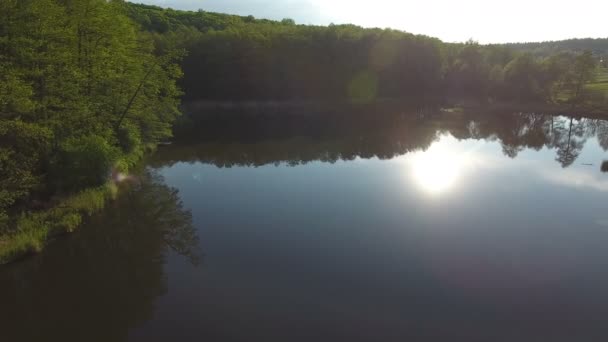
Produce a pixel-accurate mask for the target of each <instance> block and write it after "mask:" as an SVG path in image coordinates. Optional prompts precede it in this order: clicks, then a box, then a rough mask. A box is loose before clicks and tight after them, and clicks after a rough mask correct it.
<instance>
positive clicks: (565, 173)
mask: <svg viewBox="0 0 608 342" xmlns="http://www.w3.org/2000/svg"><path fill="white" fill-rule="evenodd" d="M540 174H541V176H542V177H543V178H545V179H546V180H548V181H550V182H553V183H556V184H558V185H561V186H566V187H571V188H587V189H593V190H596V191H601V192H608V179H606V178H605V177H601V176H602V175H601V174H595V173H594V172H591V171H586V170H580V169H579V170H577V169H570V170H559V172H551V171H542V172H540Z"/></svg>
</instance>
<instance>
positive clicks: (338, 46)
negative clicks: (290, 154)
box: [0, 0, 606, 263]
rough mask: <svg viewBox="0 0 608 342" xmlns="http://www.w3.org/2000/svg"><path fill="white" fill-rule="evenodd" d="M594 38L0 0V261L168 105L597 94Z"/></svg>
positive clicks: (37, 243)
mask: <svg viewBox="0 0 608 342" xmlns="http://www.w3.org/2000/svg"><path fill="white" fill-rule="evenodd" d="M595 43H597V44H595V45H593V46H591V45H590V46H589V47H588V48H585V46H581V47H576V48H563V49H561V48H553V45H552V46H551V47H547V48H546V49H544V50H543V51H545V52H546V53H538V51H537V50H538V49H539V47H538V46H529V48H528V47H526V46H524V47H525V48H524V47H522V46H510V45H480V44H478V43H476V42H474V41H468V42H466V43H462V44H451V43H444V42H442V41H440V40H439V39H436V38H432V37H427V36H420V35H413V34H410V33H406V32H402V31H397V30H388V29H365V28H361V27H358V26H354V25H330V26H327V27H322V26H306V25H298V24H297V23H295V22H294V21H293V20H291V19H284V20H282V21H271V20H265V19H256V18H254V17H252V16H248V17H242V16H234V15H225V14H219V13H210V12H205V11H203V10H200V11H196V12H194V11H177V10H172V9H164V8H160V7H155V6H148V5H138V4H133V3H128V2H125V1H123V0H109V1H106V0H2V1H0V263H2V262H4V261H6V260H9V259H12V258H15V257H17V256H19V255H22V254H23V253H29V252H35V251H37V250H39V249H40V248H41V247H42V245H43V244H44V241H45V240H46V239H47V238H48V237H49V236H52V235H54V234H60V233H63V232H66V231H72V230H74V229H75V228H76V227H77V226H78V225H79V224H80V222H81V221H82V219H83V217H84V216H85V215H86V214H90V213H92V212H94V211H95V210H98V209H99V208H100V207H103V203H104V202H105V200H106V199H108V198H110V197H112V196H115V194H116V186H115V185H114V183H113V182H111V181H110V178H111V175H116V174H120V173H127V172H128V170H129V168H133V167H134V166H135V165H137V163H138V162H139V161H140V160H141V158H142V157H143V156H144V154H145V153H146V152H148V151H152V150H154V148H155V146H156V145H157V144H158V143H161V142H165V141H167V140H168V139H170V138H171V136H172V126H173V124H174V122H175V120H176V119H177V118H178V117H179V116H180V101H181V100H182V99H183V100H185V101H194V100H213V101H238V100H254V101H307V100H323V101H346V102H348V103H371V102H374V101H379V100H384V99H399V100H403V101H412V102H416V101H433V102H443V101H459V100H461V99H466V100H470V99H473V100H475V101H481V102H490V103H492V102H497V101H517V102H522V103H528V102H542V103H564V104H567V105H574V104H585V103H589V102H593V103H604V102H605V101H606V96H605V93H604V92H602V91H594V89H593V88H589V87H588V86H587V85H588V84H589V83H590V82H591V81H593V80H594V78H595V77H596V75H597V74H598V65H599V64H600V62H601V61H602V58H603V57H602V56H603V55H602V53H604V52H605V51H606V50H605V48H602V49H603V50H601V49H599V48H597V47H596V45H598V44H599V45H602V44H605V42H604V41H598V42H595ZM602 51H603V52H602ZM599 89H603V88H601V87H600V88H599Z"/></svg>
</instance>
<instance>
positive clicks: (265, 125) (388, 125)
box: [153, 108, 608, 167]
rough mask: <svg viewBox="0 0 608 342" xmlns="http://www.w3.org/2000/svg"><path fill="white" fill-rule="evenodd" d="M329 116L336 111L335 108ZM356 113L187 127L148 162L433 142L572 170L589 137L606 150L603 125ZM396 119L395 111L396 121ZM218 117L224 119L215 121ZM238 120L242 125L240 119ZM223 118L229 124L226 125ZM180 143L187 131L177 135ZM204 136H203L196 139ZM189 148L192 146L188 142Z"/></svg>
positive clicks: (360, 151) (526, 117)
mask: <svg viewBox="0 0 608 342" xmlns="http://www.w3.org/2000/svg"><path fill="white" fill-rule="evenodd" d="M334 110H335V109H334ZM373 110H374V111H379V112H378V113H377V112H374V113H363V112H357V113H356V115H346V114H342V115H336V114H335V113H333V112H332V113H331V114H325V115H323V114H319V115H310V116H306V115H303V114H301V113H300V114H298V115H278V114H277V115H276V116H274V117H273V116H262V117H260V116H256V115H257V114H256V115H250V116H247V115H242V113H241V114H239V115H240V116H239V115H234V114H233V115H227V113H222V115H224V117H223V118H221V119H217V116H216V117H215V119H214V120H213V121H207V122H205V124H204V125H196V124H195V125H193V127H194V128H193V131H192V132H190V134H191V135H193V136H196V138H193V139H190V143H188V144H182V145H179V144H178V145H176V146H172V147H169V148H165V149H161V151H160V153H158V154H157V155H156V156H155V159H154V161H153V163H155V164H157V165H165V164H172V163H175V162H178V161H188V160H189V161H194V160H196V161H201V162H205V163H211V164H214V165H216V166H219V167H231V166H237V165H238V166H261V165H267V164H279V163H286V164H288V165H292V166H293V165H299V164H303V163H308V162H311V161H324V162H336V161H338V160H353V159H355V158H357V157H360V158H373V157H377V158H379V159H390V158H393V157H395V156H399V155H402V154H406V153H409V152H412V151H418V150H426V149H427V148H428V147H429V146H430V145H431V144H432V143H433V142H434V141H436V140H437V138H438V136H440V135H441V134H444V133H449V134H451V135H452V136H454V137H455V138H457V139H484V140H489V141H498V142H499V143H500V145H501V147H502V151H503V153H504V155H506V156H508V157H510V158H516V157H517V156H518V154H519V153H520V152H522V151H523V150H525V149H533V150H537V151H538V150H540V149H542V148H543V147H547V148H549V149H554V150H555V153H556V161H558V162H559V163H560V164H561V165H562V166H563V167H568V166H570V165H572V164H573V163H574V162H575V160H576V159H577V158H578V156H579V155H580V153H581V151H582V150H583V148H584V146H585V143H586V141H587V140H588V138H590V137H593V136H597V137H598V140H599V142H600V145H601V146H602V147H603V148H604V149H607V150H608V122H606V121H603V120H591V119H570V118H566V117H556V116H551V115H546V114H536V113H517V114H488V113H452V112H451V113H445V112H440V111H439V110H425V111H424V112H423V114H420V113H421V112H420V111H412V112H411V114H405V113H403V112H401V111H397V110H394V109H392V112H390V111H382V110H379V109H377V108H374V109H373ZM395 113H397V114H396V115H395ZM220 117H222V116H220ZM239 117H241V119H238V118H239ZM226 118H227V119H226ZM181 134H182V138H183V137H184V136H187V135H188V133H187V132H186V133H184V132H181ZM201 137H202V138H201ZM192 142H195V143H192Z"/></svg>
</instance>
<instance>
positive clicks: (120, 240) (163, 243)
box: [0, 174, 200, 342]
mask: <svg viewBox="0 0 608 342" xmlns="http://www.w3.org/2000/svg"><path fill="white" fill-rule="evenodd" d="M143 178H144V181H143V182H142V183H141V184H139V185H137V186H135V187H134V188H133V189H130V190H128V191H127V193H125V194H124V195H122V196H121V197H120V198H119V199H118V200H117V201H116V202H114V203H112V204H111V206H110V207H109V208H107V210H105V211H104V212H103V213H101V214H99V215H96V216H95V217H93V218H91V222H90V223H89V224H87V225H86V227H84V228H83V229H82V230H80V231H78V232H77V233H76V234H74V235H73V236H70V237H69V238H67V239H61V240H58V241H57V242H55V243H53V244H51V245H50V246H49V248H48V250H46V251H45V252H44V253H43V254H42V255H40V256H37V257H34V258H31V259H28V260H26V261H24V262H20V263H16V264H13V265H9V266H7V267H5V268H3V269H2V270H1V272H0V303H1V310H0V323H1V324H0V326H1V328H0V340H2V341H100V342H102V341H103V342H108V341H125V340H127V339H128V333H129V331H130V329H132V328H134V327H136V326H139V325H141V324H142V323H143V322H145V321H147V320H149V319H150V318H151V317H152V316H153V314H154V311H155V301H156V299H157V298H158V297H159V296H161V295H163V294H165V293H166V292H167V278H166V276H165V273H164V270H163V265H164V262H165V258H166V256H167V253H168V252H169V251H173V252H176V253H178V254H181V255H183V256H184V257H186V258H187V259H188V260H190V261H191V262H193V263H198V262H199V261H200V252H199V247H198V237H197V233H196V231H195V230H194V228H193V226H192V217H191V214H190V212H189V211H187V210H185V209H184V208H183V205H182V202H181V200H180V199H179V196H178V194H177V191H176V190H175V189H171V188H169V187H167V186H166V185H164V184H163V182H162V179H160V178H159V176H156V175H151V174H149V175H147V176H146V177H143Z"/></svg>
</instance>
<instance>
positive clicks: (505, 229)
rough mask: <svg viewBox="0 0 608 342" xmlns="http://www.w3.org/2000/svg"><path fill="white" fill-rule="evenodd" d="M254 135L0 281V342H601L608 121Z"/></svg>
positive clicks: (207, 142)
mask: <svg viewBox="0 0 608 342" xmlns="http://www.w3.org/2000/svg"><path fill="white" fill-rule="evenodd" d="M245 121H246V124H243V122H245ZM245 121H243V120H225V121H224V122H222V123H220V124H216V125H211V124H210V121H209V122H204V124H201V123H200V122H199V123H198V124H195V123H193V124H192V127H194V128H196V127H198V128H197V129H196V131H197V132H198V133H197V134H195V137H192V138H191V139H184V141H185V140H187V141H188V142H181V143H178V144H175V145H173V146H168V147H164V148H162V149H161V150H160V151H159V152H158V153H157V154H156V155H155V156H154V157H153V158H152V160H150V161H149V165H148V170H147V172H145V173H144V174H142V176H141V177H140V178H141V180H140V182H139V184H134V185H132V186H131V187H130V190H128V191H125V192H123V195H122V196H121V197H120V198H119V199H118V200H117V201H116V202H114V203H112V204H111V205H110V206H109V208H108V209H107V210H106V211H105V212H104V213H102V214H100V215H97V216H95V217H93V218H92V219H91V222H90V223H88V224H87V225H86V226H85V227H83V228H82V229H81V230H80V231H79V232H77V233H76V234H74V235H72V236H70V237H68V238H66V239H62V240H60V241H57V242H56V243H54V244H52V245H51V246H50V247H49V248H48V249H47V250H46V252H45V253H43V254H42V255H40V256H37V257H35V258H31V259H28V260H26V261H24V262H21V263H18V264H13V265H10V266H8V267H5V268H2V269H0V305H1V308H0V319H1V320H0V325H1V326H0V341H212V342H213V341H407V340H411V341H603V340H605V339H606V338H608V324H607V323H608V196H607V195H608V173H604V172H602V162H603V161H604V160H608V153H607V149H608V122H606V121H601V120H595V119H585V118H578V119H577V118H574V119H570V118H566V117H552V116H549V115H540V114H514V115H498V116H491V115H486V114H483V113H481V114H465V113H445V112H443V113H441V112H433V113H425V112H418V113H412V114H407V115H406V114H400V115H396V116H378V117H372V118H371V119H370V118H347V119H345V118H344V117H340V118H338V117H332V118H331V119H325V120H321V122H324V124H319V122H315V121H314V120H312V119H306V118H301V117H297V118H295V117H294V118H288V119H281V120H277V121H275V122H274V123H273V124H268V122H267V121H266V123H264V122H259V118H250V119H248V120H245ZM199 124H200V126H197V125H199ZM199 128H200V129H199Z"/></svg>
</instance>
